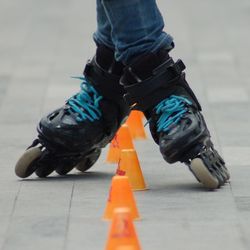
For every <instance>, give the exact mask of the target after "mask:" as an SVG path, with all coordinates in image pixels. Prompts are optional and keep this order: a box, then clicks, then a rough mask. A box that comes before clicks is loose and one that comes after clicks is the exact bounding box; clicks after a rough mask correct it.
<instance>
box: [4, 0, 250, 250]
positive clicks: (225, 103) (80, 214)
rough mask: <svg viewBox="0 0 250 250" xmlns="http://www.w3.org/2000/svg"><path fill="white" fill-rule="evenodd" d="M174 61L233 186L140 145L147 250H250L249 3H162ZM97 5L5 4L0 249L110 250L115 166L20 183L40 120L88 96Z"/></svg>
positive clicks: (89, 0)
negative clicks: (85, 71)
mask: <svg viewBox="0 0 250 250" xmlns="http://www.w3.org/2000/svg"><path fill="white" fill-rule="evenodd" d="M158 2H159V5H160V8H161V10H162V12H163V15H164V17H165V20H166V26H167V30H168V31H169V32H170V33H171V34H172V35H173V36H174V37H175V41H176V45H177V47H176V50H175V51H174V56H175V57H176V58H177V57H181V58H182V59H183V60H184V61H185V62H186V64H187V65H188V69H187V75H188V79H189V81H190V82H191V83H192V86H193V88H194V90H195V92H196V93H197V95H198V97H199V99H200V101H201V103H202V106H203V107H204V114H205V116H206V118H207V122H208V125H209V127H210V129H211V132H212V135H213V138H214V141H215V143H216V145H217V147H218V149H219V151H220V152H222V154H223V156H224V157H225V159H226V161H227V164H228V167H229V169H230V171H231V175H232V180H231V183H230V184H227V185H226V186H225V187H223V188H222V189H220V190H218V191H215V192H207V191H205V190H203V189H202V188H201V186H200V185H199V184H198V183H196V181H195V180H194V178H193V177H192V175H191V174H190V173H189V172H188V171H187V169H186V168H185V167H183V166H182V165H180V164H176V165H175V166H173V167H172V166H168V165H167V164H166V163H165V162H164V161H163V160H162V159H161V156H160V154H159V152H158V150H157V147H156V146H155V145H154V143H153V142H152V140H151V139H150V140H148V141H146V142H143V143H142V142H138V143H137V144H136V146H137V150H138V154H139V158H140V161H141V165H142V168H143V172H144V175H145V179H146V180H147V183H148V186H149V188H150V189H149V190H148V191H146V192H137V193H136V194H135V195H136V199H137V203H138V207H139V210H140V213H141V216H142V220H141V221H140V222H136V227H137V231H138V234H139V238H140V241H141V244H142V246H143V249H145V250H152V249H154V250H155V249H157V250H165V249H173V250H177V249H178V250H179V249H180V250H182V249H186V250H198V249H199V250H206V249H213V250H219V249H227V250H235V249H237V250H241V249H242V250H243V249H244V250H246V249H250V181H249V180H250V154H249V153H250V128H249V125H250V116H249V108H250V105H249V90H250V71H249V67H250V63H249V56H250V54H249V51H250V33H249V24H250V2H249V0H239V1H236V0H220V1H217V0H209V1H204V0H202V1H200V0H190V1H184V0H175V1H170V0H167V1H165V0H159V1H158ZM94 29H95V1H93V0H84V1H80V0H70V1H69V0H68V1H67V0H63V1H59V0H54V1H48V0H44V1H32V0H22V1H18V0H12V1H7V0H0V144H1V147H0V168H1V175H0V249H1V250H16V249H18V250H22V249H25V250H29V249H32V250H33V249H37V250H38V249H43V250H44V249H53V250H59V249H60V250H69V249H72V250H78V249H79V250H80V249H81V250H82V249H86V250H95V249H96V250H97V249H103V248H104V244H105V241H106V236H107V230H108V224H107V223H106V222H103V221H101V216H102V213H103V210H104V207H105V202H106V198H107V195H108V189H109V184H110V180H111V177H112V174H113V173H114V169H115V166H112V165H109V164H106V163H104V158H105V153H106V152H104V154H103V155H102V158H101V159H100V160H99V161H98V163H97V164H96V166H95V167H93V169H92V170H91V171H90V172H88V173H86V174H79V173H76V172H72V174H71V175H69V176H68V177H65V178H64V177H58V176H56V175H53V176H52V177H51V178H48V179H45V180H39V179H37V178H35V177H32V178H29V179H27V180H24V181H20V180H19V179H18V178H17V177H16V176H15V175H14V172H13V169H14V165H15V162H16V160H17V158H18V157H19V156H20V154H22V152H23V150H24V149H25V147H26V146H28V144H29V143H30V142H31V141H32V139H33V138H34V136H35V135H36V132H35V126H36V123H37V122H38V120H39V118H40V117H41V115H42V114H44V113H46V112H47V111H49V110H51V109H53V108H55V107H57V106H59V105H61V104H62V102H63V101H64V99H65V98H67V97H68V96H70V95H71V94H72V93H74V92H75V91H76V90H77V89H78V85H79V83H78V82H77V81H74V80H71V79H70V78H69V76H71V75H77V74H79V73H80V72H81V71H82V67H83V65H84V63H85V61H86V59H87V58H89V57H90V56H91V55H92V53H93V51H94V45H93V43H92V40H91V34H92V32H93V30H94Z"/></svg>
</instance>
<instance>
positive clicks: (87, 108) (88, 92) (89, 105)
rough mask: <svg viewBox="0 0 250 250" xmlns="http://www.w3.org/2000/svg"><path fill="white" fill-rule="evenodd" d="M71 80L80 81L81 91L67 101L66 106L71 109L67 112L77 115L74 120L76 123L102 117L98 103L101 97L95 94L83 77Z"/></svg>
mask: <svg viewBox="0 0 250 250" xmlns="http://www.w3.org/2000/svg"><path fill="white" fill-rule="evenodd" d="M73 78H75V79H79V80H82V83H81V91H80V92H79V93H77V94H76V95H74V96H72V97H71V98H70V99H69V100H68V101H67V104H68V105H69V106H70V108H71V109H69V112H71V113H77V114H78V117H77V118H76V120H77V121H78V122H82V121H86V120H89V121H91V122H93V121H95V120H99V119H100V118H101V116H102V113H101V111H100V109H99V102H100V101H101V99H102V98H103V97H102V96H101V95H99V94H98V93H97V91H96V90H95V88H94V87H93V86H92V85H91V84H90V83H89V82H88V81H87V79H86V78H85V77H73Z"/></svg>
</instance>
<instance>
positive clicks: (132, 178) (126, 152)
mask: <svg viewBox="0 0 250 250" xmlns="http://www.w3.org/2000/svg"><path fill="white" fill-rule="evenodd" d="M116 174H117V175H126V176H128V179H129V183H130V185H131V187H132V189H133V190H145V189H147V188H146V184H145V181H144V177H143V174H142V171H141V167H140V164H139V161H138V157H137V153H136V151H135V150H134V149H123V150H121V155H120V161H119V163H118V168H117V171H116Z"/></svg>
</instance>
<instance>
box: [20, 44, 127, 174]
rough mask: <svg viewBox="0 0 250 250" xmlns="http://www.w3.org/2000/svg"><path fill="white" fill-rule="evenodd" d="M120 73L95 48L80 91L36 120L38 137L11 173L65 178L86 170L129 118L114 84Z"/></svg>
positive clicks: (109, 55) (104, 51) (107, 53)
mask: <svg viewBox="0 0 250 250" xmlns="http://www.w3.org/2000/svg"><path fill="white" fill-rule="evenodd" d="M122 72H123V65H122V64H121V63H118V62H116V61H115V59H114V52H113V51H112V50H110V49H108V48H107V47H104V46H98V48H97V51H96V55H95V57H94V58H93V59H92V60H91V61H90V62H88V63H87V65H86V68H85V70H84V76H83V77H80V78H79V79H80V80H81V81H82V83H81V91H80V92H79V93H77V94H76V95H74V96H72V97H71V98H70V99H69V100H67V101H66V104H65V105H64V106H63V107H61V108H59V109H57V110H55V111H53V112H52V113H50V114H49V115H47V116H45V117H43V118H42V119H41V121H40V123H39V124H38V127H37V131H38V138H37V139H36V140H34V142H33V143H32V145H31V146H30V147H29V148H28V149H27V150H26V152H25V153H24V154H23V155H22V156H21V158H20V159H19V160H18V162H17V164H16V168H15V172H16V174H17V175H18V176H19V177H21V178H26V177H28V176H30V175H31V174H32V173H33V172H35V173H36V174H37V176H39V177H46V176H48V175H49V174H51V173H52V172H53V171H54V170H55V171H56V172H57V173H58V174H60V175H65V174H67V173H68V172H69V171H71V170H72V169H73V168H77V169H78V170H80V171H82V172H84V171H86V170H87V169H89V168H90V167H91V166H92V165H93V164H94V163H95V162H96V161H97V159H98V158H99V156H100V153H101V149H102V148H103V147H105V146H106V145H107V144H108V143H109V142H110V141H111V140H112V138H113V137H114V135H115V133H116V132H117V130H118V128H119V127H120V125H121V124H122V123H123V121H124V119H125V118H126V117H127V116H128V114H129V108H128V105H126V104H125V102H124V100H123V98H122V97H123V95H124V89H123V87H122V86H121V85H120V84H119V80H120V77H121V74H122Z"/></svg>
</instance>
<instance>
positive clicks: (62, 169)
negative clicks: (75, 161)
mask: <svg viewBox="0 0 250 250" xmlns="http://www.w3.org/2000/svg"><path fill="white" fill-rule="evenodd" d="M73 168H74V166H70V165H68V166H60V167H57V168H56V172H57V173H58V174H59V175H66V174H67V173H69V172H70V171H71V170H72V169H73Z"/></svg>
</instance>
